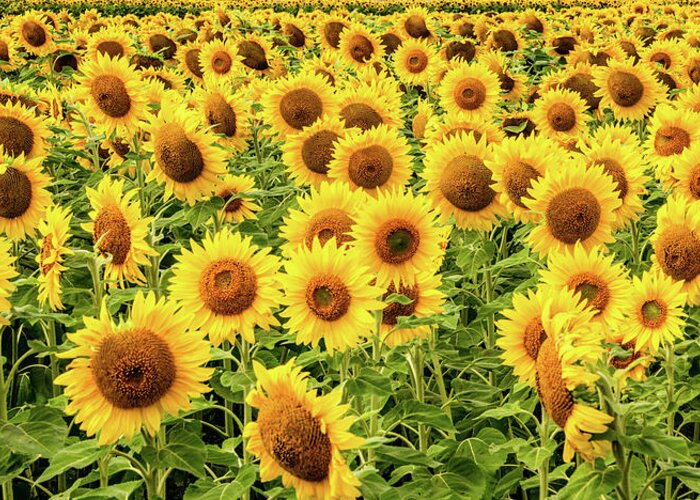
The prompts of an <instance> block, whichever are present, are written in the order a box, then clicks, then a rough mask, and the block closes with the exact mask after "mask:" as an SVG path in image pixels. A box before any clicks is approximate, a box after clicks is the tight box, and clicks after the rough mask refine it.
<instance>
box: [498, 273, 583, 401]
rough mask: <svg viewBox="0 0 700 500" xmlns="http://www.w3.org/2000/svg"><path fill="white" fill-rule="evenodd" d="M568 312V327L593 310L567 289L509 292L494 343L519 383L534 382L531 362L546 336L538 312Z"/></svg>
mask: <svg viewBox="0 0 700 500" xmlns="http://www.w3.org/2000/svg"><path fill="white" fill-rule="evenodd" d="M545 312H547V314H549V315H550V317H552V316H554V315H556V314H559V313H568V314H571V321H572V327H574V328H575V327H576V323H580V324H581V325H586V324H587V323H589V322H590V321H591V319H592V318H593V315H594V314H595V313H594V312H593V310H592V309H590V308H588V307H587V306H586V304H585V303H584V302H582V301H581V300H580V299H579V297H576V296H575V295H574V293H573V292H571V291H569V290H566V289H564V290H559V289H554V288H551V287H548V286H546V285H540V286H539V287H538V288H537V289H536V290H532V289H531V290H528V291H527V293H515V294H513V307H512V308H511V309H506V310H504V311H501V314H502V315H503V316H504V318H503V319H501V320H499V321H498V322H497V323H496V328H497V331H498V333H499V334H500V337H499V338H498V339H497V340H496V345H497V346H498V347H500V348H501V349H502V350H503V354H501V359H502V360H503V364H505V365H508V366H511V367H513V373H514V374H515V375H516V376H517V377H518V378H519V379H520V382H521V383H523V384H528V385H530V386H531V387H534V386H535V363H536V362H537V355H538V353H539V351H540V347H541V346H542V343H543V342H544V341H545V339H546V338H547V332H545V330H544V327H543V325H542V315H543V314H544V313H545Z"/></svg>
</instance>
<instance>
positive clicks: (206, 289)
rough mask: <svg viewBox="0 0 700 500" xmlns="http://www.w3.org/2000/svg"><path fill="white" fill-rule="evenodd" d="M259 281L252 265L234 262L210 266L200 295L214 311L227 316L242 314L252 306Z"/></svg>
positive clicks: (203, 279) (220, 262)
mask: <svg viewBox="0 0 700 500" xmlns="http://www.w3.org/2000/svg"><path fill="white" fill-rule="evenodd" d="M257 291H258V278H257V276H256V274H255V271H254V270H253V268H252V267H250V265H249V264H247V263H245V262H242V261H239V260H234V259H227V258H224V259H219V260H215V261H214V262H212V263H210V264H209V265H208V266H207V268H206V269H205V270H204V271H203V272H202V275H201V278H200V280H199V295H200V297H202V300H203V301H204V303H205V304H206V305H207V308H209V310H210V311H212V312H214V313H216V314H221V315H224V316H233V315H236V314H241V313H242V312H244V311H245V310H246V309H248V308H249V307H251V306H252V304H253V302H255V297H256V296H257Z"/></svg>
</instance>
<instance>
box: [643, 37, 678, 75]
mask: <svg viewBox="0 0 700 500" xmlns="http://www.w3.org/2000/svg"><path fill="white" fill-rule="evenodd" d="M639 57H640V59H641V60H642V62H648V63H651V64H652V65H656V64H658V65H660V66H661V67H663V69H664V70H666V71H675V70H676V69H677V68H678V67H680V66H681V65H682V61H683V59H684V58H685V50H684V48H683V47H682V46H681V44H680V43H679V42H678V41H676V40H656V41H655V42H654V43H652V44H651V45H649V46H648V47H646V48H645V49H644V50H643V51H642V52H641V53H640V54H639Z"/></svg>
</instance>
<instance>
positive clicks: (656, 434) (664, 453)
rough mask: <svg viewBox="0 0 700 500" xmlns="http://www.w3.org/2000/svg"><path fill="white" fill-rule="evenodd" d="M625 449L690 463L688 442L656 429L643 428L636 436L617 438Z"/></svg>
mask: <svg viewBox="0 0 700 500" xmlns="http://www.w3.org/2000/svg"><path fill="white" fill-rule="evenodd" d="M618 439H619V440H620V442H621V443H622V445H623V446H624V447H625V448H628V449H630V450H632V451H636V452H637V453H641V454H642V455H647V456H650V457H655V458H665V459H671V460H675V461H677V462H692V461H693V459H692V457H691V456H690V455H689V453H688V441H686V440H685V439H684V438H681V437H674V436H669V435H667V434H666V433H665V432H663V431H662V430H660V429H658V428H656V427H645V428H644V429H642V433H641V434H640V435H638V436H619V437H618Z"/></svg>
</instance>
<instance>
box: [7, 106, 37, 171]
mask: <svg viewBox="0 0 700 500" xmlns="http://www.w3.org/2000/svg"><path fill="white" fill-rule="evenodd" d="M48 135H49V131H48V129H47V127H46V124H45V123H44V118H43V117H41V116H37V115H36V113H34V112H33V111H31V110H29V109H27V108H26V107H24V106H23V105H22V104H20V103H19V102H17V103H15V104H12V103H10V102H6V103H5V104H0V148H1V149H2V150H3V151H4V154H6V155H8V156H19V155H22V156H24V157H25V158H26V159H27V160H32V159H34V158H41V157H43V156H45V154H46V139H47V138H48Z"/></svg>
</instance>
